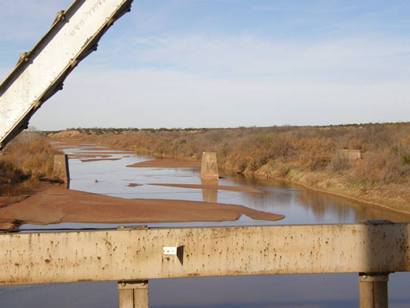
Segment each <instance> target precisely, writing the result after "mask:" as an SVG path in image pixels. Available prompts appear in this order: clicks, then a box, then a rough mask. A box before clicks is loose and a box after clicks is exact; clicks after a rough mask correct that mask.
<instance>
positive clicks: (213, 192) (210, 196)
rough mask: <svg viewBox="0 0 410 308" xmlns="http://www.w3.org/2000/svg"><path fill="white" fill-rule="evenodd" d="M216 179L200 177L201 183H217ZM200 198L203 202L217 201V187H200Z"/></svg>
mask: <svg viewBox="0 0 410 308" xmlns="http://www.w3.org/2000/svg"><path fill="white" fill-rule="evenodd" d="M218 183H219V181H218V179H201V185H205V186H206V185H212V186H216V185H218ZM202 200H203V201H205V202H214V203H216V202H218V190H217V189H208V188H203V189H202Z"/></svg>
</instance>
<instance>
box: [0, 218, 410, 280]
mask: <svg viewBox="0 0 410 308" xmlns="http://www.w3.org/2000/svg"><path fill="white" fill-rule="evenodd" d="M409 235H410V227H409V225H408V224H385V225H311V226H269V227H256V226H255V227H235V228H183V229H148V230H115V231H88V232H68V233H32V234H2V235H0V247H2V249H1V250H0V268H1V269H2V270H1V271H0V283H1V284H36V283H50V282H54V283H57V282H76V281H108V280H112V281H127V280H148V279H152V278H176V277H205V276H236V275H275V274H317V273H363V272H364V273H388V272H401V271H409V270H410V249H409ZM167 246H177V247H182V251H183V256H182V258H183V262H180V259H179V258H178V257H177V256H169V255H164V254H163V247H167Z"/></svg>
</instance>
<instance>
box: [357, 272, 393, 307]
mask: <svg viewBox="0 0 410 308" xmlns="http://www.w3.org/2000/svg"><path fill="white" fill-rule="evenodd" d="M388 281H389V275H387V274H386V275H383V274H376V275H366V274H361V275H360V280H359V292H360V308H387V307H388V306H389V297H388Z"/></svg>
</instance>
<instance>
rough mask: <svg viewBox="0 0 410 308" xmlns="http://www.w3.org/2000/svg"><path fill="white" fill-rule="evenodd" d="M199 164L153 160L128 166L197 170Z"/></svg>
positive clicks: (172, 160) (183, 161) (187, 161)
mask: <svg viewBox="0 0 410 308" xmlns="http://www.w3.org/2000/svg"><path fill="white" fill-rule="evenodd" d="M200 166H201V163H200V162H197V161H191V160H178V159H153V160H146V161H142V162H138V163H134V164H131V165H128V166H127V167H133V168H199V167H200Z"/></svg>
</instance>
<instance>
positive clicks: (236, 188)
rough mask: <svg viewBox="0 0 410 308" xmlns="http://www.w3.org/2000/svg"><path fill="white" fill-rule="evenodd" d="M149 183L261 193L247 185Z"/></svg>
mask: <svg viewBox="0 0 410 308" xmlns="http://www.w3.org/2000/svg"><path fill="white" fill-rule="evenodd" d="M149 185H154V186H165V187H175V188H191V189H212V190H225V191H236V192H248V193H263V192H262V191H261V190H258V189H256V188H253V187H247V186H228V185H218V184H177V183H150V184H149Z"/></svg>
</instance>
